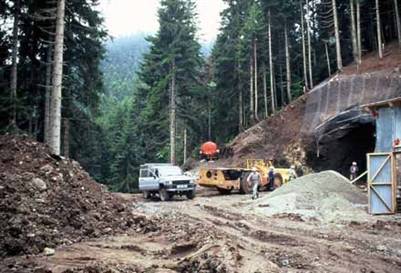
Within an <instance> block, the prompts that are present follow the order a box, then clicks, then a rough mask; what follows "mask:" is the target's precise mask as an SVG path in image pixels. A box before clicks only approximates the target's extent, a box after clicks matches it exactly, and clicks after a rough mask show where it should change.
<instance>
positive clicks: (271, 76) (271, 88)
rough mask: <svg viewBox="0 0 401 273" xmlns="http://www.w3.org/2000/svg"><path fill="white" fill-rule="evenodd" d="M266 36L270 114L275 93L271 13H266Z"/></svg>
mask: <svg viewBox="0 0 401 273" xmlns="http://www.w3.org/2000/svg"><path fill="white" fill-rule="evenodd" d="M268 17H269V18H268V36H269V70H270V71H269V72H270V93H271V101H272V112H273V114H274V113H275V112H276V104H275V97H276V96H275V92H274V74H273V73H274V71H273V53H272V26H271V13H270V10H269V12H268Z"/></svg>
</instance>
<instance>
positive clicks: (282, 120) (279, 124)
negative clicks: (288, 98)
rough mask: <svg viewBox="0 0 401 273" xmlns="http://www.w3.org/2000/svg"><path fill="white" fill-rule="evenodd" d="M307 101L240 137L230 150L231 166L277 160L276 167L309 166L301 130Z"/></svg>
mask: <svg viewBox="0 0 401 273" xmlns="http://www.w3.org/2000/svg"><path fill="white" fill-rule="evenodd" d="M305 104H306V97H305V96H302V97H300V98H298V99H297V100H295V101H294V102H293V103H292V104H291V105H288V106H287V107H285V108H284V109H283V110H281V111H280V112H278V113H277V114H276V115H274V116H272V117H270V118H268V119H266V120H263V121H261V122H259V123H258V124H256V125H255V126H253V127H251V128H249V129H248V130H246V131H245V132H243V133H241V134H239V135H238V136H237V137H236V138H235V139H234V140H233V141H232V142H231V143H230V144H229V145H228V146H227V149H228V150H230V154H231V155H232V157H231V158H228V159H223V161H224V163H225V164H226V165H227V164H229V165H233V166H238V165H241V164H242V163H243V161H244V158H258V159H265V160H267V159H274V161H275V165H276V166H286V167H289V165H290V164H295V165H297V166H298V167H301V166H304V165H305V157H306V155H305V152H304V144H303V139H302V136H301V126H302V122H303V116H304V112H305Z"/></svg>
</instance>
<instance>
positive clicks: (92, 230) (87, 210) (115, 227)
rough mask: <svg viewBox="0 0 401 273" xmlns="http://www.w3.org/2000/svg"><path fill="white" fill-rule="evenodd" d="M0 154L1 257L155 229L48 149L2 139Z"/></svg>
mask: <svg viewBox="0 0 401 273" xmlns="http://www.w3.org/2000/svg"><path fill="white" fill-rule="evenodd" d="M0 150H1V153H0V226H1V228H0V256H3V257H4V256H13V255H21V254H37V253H40V252H42V251H43V250H44V249H45V248H46V247H47V248H54V247H56V246H57V245H63V244H67V245H68V244H72V243H75V242H78V241H82V240H84V239H86V238H95V237H100V236H102V235H111V234H116V233H122V232H130V231H133V232H135V231H138V232H143V231H147V230H149V229H152V228H153V227H154V225H152V223H151V222H150V221H149V220H147V219H145V218H144V217H143V216H141V215H136V214H134V213H133V212H132V210H131V208H130V206H129V205H128V204H127V203H126V202H124V201H123V200H122V199H120V198H117V197H115V196H113V195H111V194H110V193H108V192H107V191H106V189H105V187H104V186H101V185H100V184H97V183H96V182H95V181H94V180H92V179H91V178H90V177H89V175H88V174H87V173H86V172H85V171H84V170H83V169H82V168H81V167H80V165H79V164H78V163H77V162H75V161H71V160H67V159H64V158H61V157H58V156H55V155H52V154H51V152H50V150H49V149H48V148H47V147H46V146H45V145H43V144H41V143H38V142H36V141H33V140H31V139H30V138H27V137H14V136H10V135H4V136H0Z"/></svg>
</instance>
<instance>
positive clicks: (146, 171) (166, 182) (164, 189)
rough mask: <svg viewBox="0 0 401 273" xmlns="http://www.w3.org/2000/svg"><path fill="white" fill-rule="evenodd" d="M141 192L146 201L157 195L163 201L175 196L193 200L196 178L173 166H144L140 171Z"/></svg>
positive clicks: (155, 164)
mask: <svg viewBox="0 0 401 273" xmlns="http://www.w3.org/2000/svg"><path fill="white" fill-rule="evenodd" d="M139 172H140V173H139V190H140V191H142V192H143V196H144V198H145V199H149V198H150V197H151V196H154V195H156V194H158V195H159V197H160V199H161V200H162V201H168V200H170V199H171V198H173V196H174V195H180V196H183V195H185V196H186V197H187V198H188V199H193V198H194V197H195V192H196V184H195V178H194V177H192V176H188V175H185V174H184V173H183V172H182V170H181V168H180V167H178V166H174V165H172V164H159V163H152V164H144V165H141V167H140V171H139Z"/></svg>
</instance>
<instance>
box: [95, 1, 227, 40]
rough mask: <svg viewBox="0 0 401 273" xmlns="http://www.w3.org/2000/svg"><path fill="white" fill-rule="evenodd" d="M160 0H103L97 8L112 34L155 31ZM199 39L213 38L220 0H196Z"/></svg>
mask: <svg viewBox="0 0 401 273" xmlns="http://www.w3.org/2000/svg"><path fill="white" fill-rule="evenodd" d="M159 2H160V0H102V1H101V6H100V9H101V11H102V12H103V14H104V16H105V19H106V22H105V24H106V27H107V29H108V30H109V33H110V34H111V35H112V36H114V37H119V36H126V35H129V34H134V33H154V32H156V31H157V29H158V26H159V24H158V21H157V10H158V7H159ZM196 2H197V12H198V21H199V25H198V26H199V28H200V30H199V38H200V40H201V41H206V42H209V41H213V40H214V39H215V38H216V35H217V33H218V29H219V26H220V12H221V11H222V10H223V8H224V3H223V1H222V0H196Z"/></svg>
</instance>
